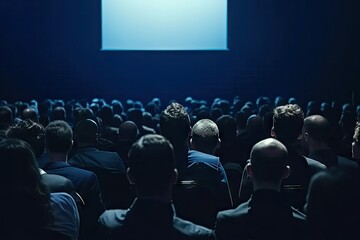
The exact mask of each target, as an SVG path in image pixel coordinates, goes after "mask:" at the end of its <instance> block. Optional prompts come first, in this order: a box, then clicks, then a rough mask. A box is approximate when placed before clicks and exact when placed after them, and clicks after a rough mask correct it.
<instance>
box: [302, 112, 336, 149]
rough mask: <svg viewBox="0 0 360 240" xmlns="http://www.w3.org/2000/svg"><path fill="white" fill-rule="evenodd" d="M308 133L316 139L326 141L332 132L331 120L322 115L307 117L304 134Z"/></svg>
mask: <svg viewBox="0 0 360 240" xmlns="http://www.w3.org/2000/svg"><path fill="white" fill-rule="evenodd" d="M306 133H307V134H308V137H311V138H312V139H313V140H314V141H317V142H324V143H326V142H327V141H328V138H329V134H330V124H329V121H328V120H327V119H326V118H324V117H323V116H321V115H312V116H309V117H307V118H305V119H304V126H303V134H306ZM305 137H306V136H305Z"/></svg>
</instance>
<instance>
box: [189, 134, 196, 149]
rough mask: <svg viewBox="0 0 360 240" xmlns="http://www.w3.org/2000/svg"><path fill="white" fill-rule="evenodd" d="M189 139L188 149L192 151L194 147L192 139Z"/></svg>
mask: <svg viewBox="0 0 360 240" xmlns="http://www.w3.org/2000/svg"><path fill="white" fill-rule="evenodd" d="M189 138H190V140H189V143H190V148H191V149H194V148H195V147H194V144H193V139H192V137H191V136H190V137H189Z"/></svg>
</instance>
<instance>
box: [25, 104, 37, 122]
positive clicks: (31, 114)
mask: <svg viewBox="0 0 360 240" xmlns="http://www.w3.org/2000/svg"><path fill="white" fill-rule="evenodd" d="M21 119H23V120H25V119H30V120H32V121H33V122H39V117H38V113H37V111H36V109H35V108H33V107H28V108H25V109H24V110H23V111H22V112H21Z"/></svg>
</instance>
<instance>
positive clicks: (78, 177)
mask: <svg viewBox="0 0 360 240" xmlns="http://www.w3.org/2000/svg"><path fill="white" fill-rule="evenodd" d="M44 170H45V171H46V172H47V173H51V174H57V175H61V176H63V177H66V178H68V179H70V180H71V181H72V183H73V184H74V186H75V188H76V191H77V192H78V193H79V194H80V196H81V197H82V198H83V200H84V202H85V206H84V207H83V208H82V209H80V215H81V216H80V218H81V220H82V226H83V227H84V234H85V235H87V239H88V237H89V239H92V238H91V237H94V239H96V235H97V230H98V229H97V219H98V217H99V216H100V214H101V213H102V212H103V211H104V210H105V209H104V206H103V204H102V200H101V192H100V187H99V182H98V179H97V177H96V175H95V173H93V172H91V171H87V170H83V169H80V168H76V167H73V166H71V165H70V164H68V163H66V162H47V163H46V165H45V166H44Z"/></svg>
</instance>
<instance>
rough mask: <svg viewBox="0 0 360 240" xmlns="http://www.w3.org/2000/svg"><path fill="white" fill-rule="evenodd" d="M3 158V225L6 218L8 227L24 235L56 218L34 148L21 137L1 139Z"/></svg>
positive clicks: (1, 175)
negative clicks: (42, 179)
mask: <svg viewBox="0 0 360 240" xmlns="http://www.w3.org/2000/svg"><path fill="white" fill-rule="evenodd" d="M0 159H1V160H3V161H2V163H1V165H2V169H3V170H4V171H2V173H1V174H0V185H1V193H0V195H1V199H2V203H3V204H1V207H0V208H1V216H2V217H1V218H0V219H1V223H2V224H4V222H3V221H4V219H5V220H6V225H5V226H8V229H5V230H10V231H14V230H15V229H14V227H15V228H16V231H19V234H21V232H22V231H24V230H25V232H28V233H29V232H36V231H38V230H39V229H41V228H45V227H46V226H47V224H48V223H50V221H51V218H52V216H51V210H50V201H49V192H48V190H47V188H46V186H45V185H43V184H42V183H41V181H40V172H39V169H38V167H37V164H36V160H35V156H34V154H33V152H32V150H31V147H30V146H29V144H27V143H26V142H24V141H22V140H20V139H11V138H8V139H5V140H3V141H1V142H0ZM1 233H2V234H5V233H4V232H3V231H2V232H1ZM10 234H14V235H16V233H14V232H11V233H10ZM5 235H6V234H5Z"/></svg>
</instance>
